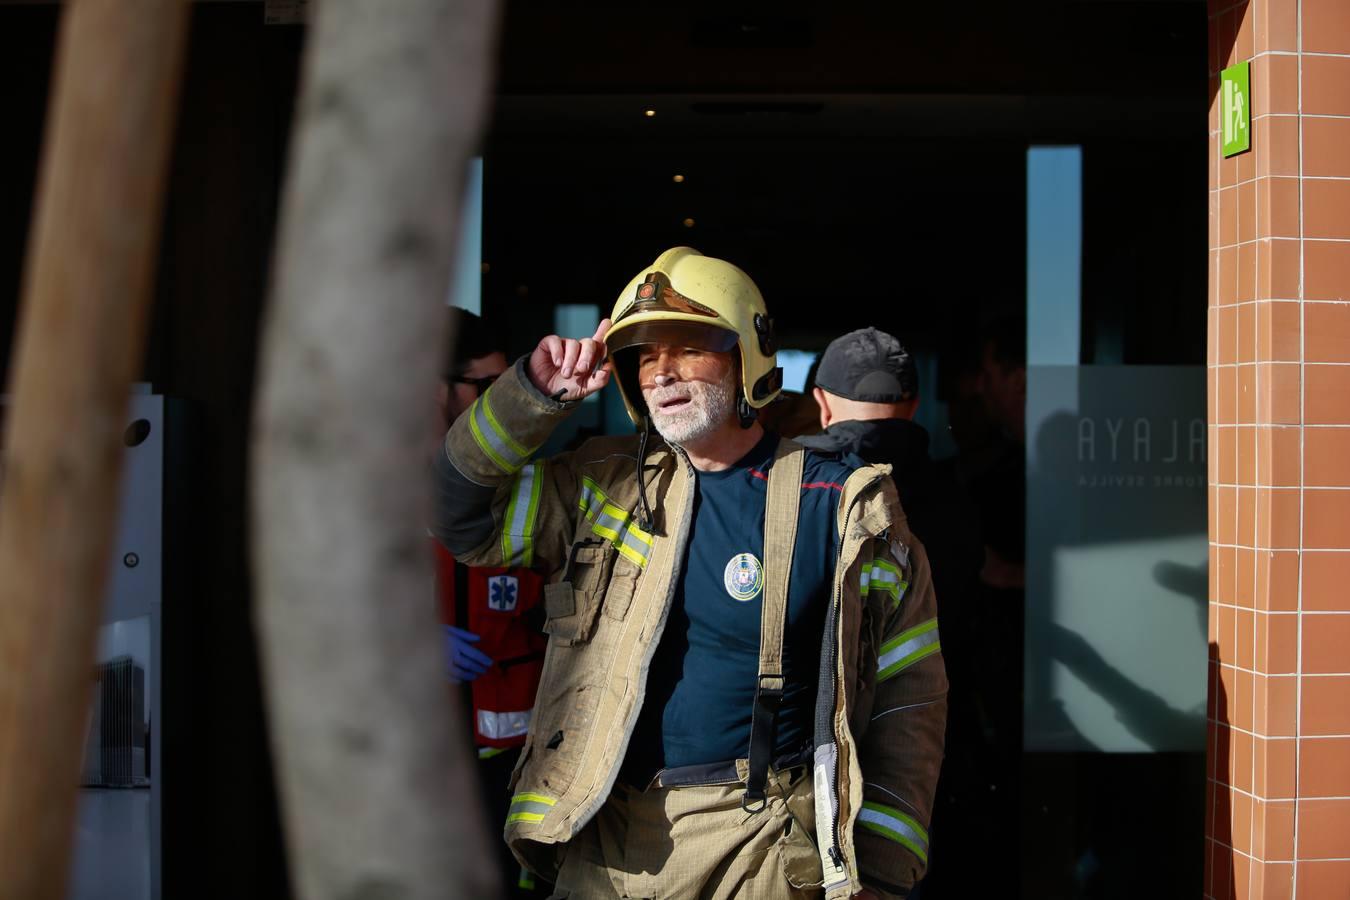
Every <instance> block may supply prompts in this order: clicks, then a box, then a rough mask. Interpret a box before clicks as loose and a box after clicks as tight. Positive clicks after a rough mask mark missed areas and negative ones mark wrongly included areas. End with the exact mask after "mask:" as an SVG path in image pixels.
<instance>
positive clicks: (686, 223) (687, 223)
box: [684, 219, 694, 228]
mask: <svg viewBox="0 0 1350 900" xmlns="http://www.w3.org/2000/svg"><path fill="white" fill-rule="evenodd" d="M684 227H685V228H693V227H694V220H693V219H685V220H684Z"/></svg>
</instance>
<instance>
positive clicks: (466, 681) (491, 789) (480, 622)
mask: <svg viewBox="0 0 1350 900" xmlns="http://www.w3.org/2000/svg"><path fill="white" fill-rule="evenodd" d="M450 315H451V316H452V317H453V318H454V320H455V322H454V333H455V336H456V337H455V352H454V355H453V361H452V364H451V367H450V368H449V369H448V370H447V371H446V372H445V374H444V375H443V376H442V379H441V384H440V390H439V395H438V398H437V400H438V406H439V408H440V413H441V418H442V421H443V422H444V424H445V427H446V428H449V427H450V423H452V422H454V421H455V420H456V419H457V418H459V416H460V415H461V414H463V413H464V412H465V411H466V410H467V409H468V408H469V407H470V406H471V405H472V404H473V403H474V401H476V400H477V399H478V398H479V397H481V396H482V395H483V393H484V392H485V391H486V390H487V389H488V387H489V386H490V385H491V384H492V383H493V382H494V381H496V380H497V378H499V377H500V376H501V374H502V373H503V372H504V371H506V368H507V365H506V354H505V353H504V352H503V351H502V347H501V343H500V341H499V340H498V339H497V336H496V335H495V333H493V332H492V331H491V330H490V329H489V328H488V327H487V326H486V324H485V323H484V322H483V320H482V319H480V318H479V317H478V316H476V315H474V314H473V313H469V312H465V311H464V310H460V309H454V308H452V309H451V312H450ZM435 548H436V588H437V596H438V599H439V602H440V613H441V622H442V627H443V628H444V630H445V640H446V662H447V677H448V678H449V679H450V681H452V682H454V683H457V684H463V685H465V688H466V690H465V697H466V699H467V700H468V705H469V706H470V708H471V709H472V714H473V717H472V724H473V736H474V744H475V748H476V750H477V753H478V767H479V778H480V782H481V784H482V785H483V793H484V797H485V799H486V800H487V802H488V809H489V810H490V811H491V813H492V816H493V817H494V820H495V822H497V823H502V822H505V820H506V816H507V807H506V801H507V800H509V794H508V793H507V787H506V785H507V781H508V780H509V778H510V775H511V770H512V768H513V767H514V766H515V764H516V760H517V759H519V757H520V748H521V747H522V746H523V745H524V743H525V735H526V732H527V731H528V730H529V726H530V711H531V707H533V705H534V694H535V690H536V688H538V686H539V672H540V670H541V669H542V667H543V660H544V646H545V637H544V634H543V632H542V630H541V627H542V625H543V578H542V576H541V575H540V574H539V573H538V572H536V571H534V570H533V569H531V568H529V566H530V565H531V563H532V560H531V559H530V558H528V557H526V556H524V555H523V554H519V553H510V554H503V555H502V556H501V557H500V558H499V559H498V560H495V562H496V563H497V565H493V566H487V567H470V566H466V565H464V564H463V563H461V562H458V561H457V560H456V559H455V557H454V556H453V555H451V553H450V552H449V551H448V550H446V549H445V547H444V546H443V545H441V544H440V543H439V542H437V543H436V544H435ZM503 851H504V852H503V853H501V868H502V877H503V883H504V884H506V885H508V886H509V887H510V891H509V893H510V895H511V896H516V897H531V896H542V894H541V893H539V892H538V891H539V889H540V888H541V886H540V885H539V884H537V883H536V880H535V878H534V876H533V875H531V874H530V872H529V870H527V869H525V868H523V867H522V866H520V864H519V863H517V862H516V860H515V858H514V857H513V856H512V855H511V854H510V852H507V851H505V848H503Z"/></svg>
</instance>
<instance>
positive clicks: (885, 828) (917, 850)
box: [858, 802, 928, 865]
mask: <svg viewBox="0 0 1350 900" xmlns="http://www.w3.org/2000/svg"><path fill="white" fill-rule="evenodd" d="M858 821H859V822H861V823H862V826H863V827H864V828H866V829H867V830H868V831H872V832H875V833H877V834H879V835H881V836H882V837H884V838H889V839H890V840H893V841H895V842H896V843H897V844H903V845H904V846H906V847H908V848H909V849H910V850H913V851H914V855H915V856H917V857H919V859H920V860H922V861H923V862H924V864H925V865H926V864H927V863H928V832H927V831H926V830H925V829H924V827H923V826H922V825H920V824H919V822H918V820H917V819H915V818H914V817H913V816H907V815H905V814H904V813H902V812H901V811H900V810H898V809H896V808H895V807H893V806H885V805H883V804H881V803H871V802H864V803H863V808H862V810H861V811H860V812H859V813H858Z"/></svg>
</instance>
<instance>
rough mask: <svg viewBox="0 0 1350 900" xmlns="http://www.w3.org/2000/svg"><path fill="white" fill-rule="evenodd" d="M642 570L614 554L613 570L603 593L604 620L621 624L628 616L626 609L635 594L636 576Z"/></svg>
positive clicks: (626, 559)
mask: <svg viewBox="0 0 1350 900" xmlns="http://www.w3.org/2000/svg"><path fill="white" fill-rule="evenodd" d="M641 574H642V569H641V568H639V567H638V566H637V564H635V563H634V562H632V561H631V560H629V559H628V558H626V557H624V556H623V555H622V554H618V553H616V554H615V559H614V568H613V571H612V572H611V573H610V577H609V588H608V589H607V590H606V591H605V603H604V607H603V608H604V611H605V618H607V619H613V620H614V621H616V622H622V621H623V620H624V619H625V618H626V617H627V616H628V607H630V606H632V605H633V595H634V594H635V593H637V582H638V576H639V575H641Z"/></svg>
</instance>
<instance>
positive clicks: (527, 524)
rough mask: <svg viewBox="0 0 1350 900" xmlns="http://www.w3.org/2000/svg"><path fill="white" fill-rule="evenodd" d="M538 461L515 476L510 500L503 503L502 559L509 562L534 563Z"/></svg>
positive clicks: (538, 486)
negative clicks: (504, 507)
mask: <svg viewBox="0 0 1350 900" xmlns="http://www.w3.org/2000/svg"><path fill="white" fill-rule="evenodd" d="M539 469H540V464H539V463H531V464H530V465H528V466H526V467H525V468H523V469H521V470H520V473H519V474H518V475H517V476H516V484H515V488H514V489H513V490H512V492H511V500H510V502H509V503H507V506H506V522H505V523H504V524H505V527H504V528H503V529H502V560H503V563H504V564H505V565H508V566H531V565H534V520H535V518H536V515H537V513H538V512H539V492H540V487H541V478H540V477H539Z"/></svg>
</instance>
